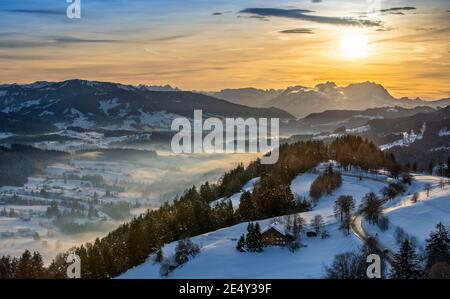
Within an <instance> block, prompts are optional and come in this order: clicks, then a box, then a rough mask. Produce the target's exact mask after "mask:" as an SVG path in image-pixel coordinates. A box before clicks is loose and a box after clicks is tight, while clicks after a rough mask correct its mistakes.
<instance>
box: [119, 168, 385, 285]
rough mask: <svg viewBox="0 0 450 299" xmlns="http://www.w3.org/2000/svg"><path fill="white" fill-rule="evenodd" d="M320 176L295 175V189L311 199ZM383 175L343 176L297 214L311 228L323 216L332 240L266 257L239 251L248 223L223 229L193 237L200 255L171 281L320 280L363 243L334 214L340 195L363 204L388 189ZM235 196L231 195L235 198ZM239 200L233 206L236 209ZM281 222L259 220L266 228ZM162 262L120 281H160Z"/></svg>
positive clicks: (272, 250) (271, 250) (270, 251)
mask: <svg viewBox="0 0 450 299" xmlns="http://www.w3.org/2000/svg"><path fill="white" fill-rule="evenodd" d="M316 177H317V174H314V173H305V174H301V175H299V176H297V177H296V178H295V179H294V180H293V181H292V183H291V190H292V191H293V193H294V194H295V195H297V196H308V194H309V188H310V185H311V183H312V182H313V181H314V179H315V178H316ZM384 179H385V177H384V176H378V177H377V178H375V179H374V180H372V179H364V180H362V181H360V180H359V178H358V176H357V175H353V174H351V173H349V175H344V176H343V184H342V187H341V188H339V189H338V190H336V191H335V192H334V193H333V194H332V195H329V196H325V197H322V198H321V200H320V201H319V203H318V205H317V206H316V207H315V208H314V209H313V211H310V212H306V213H300V214H299V215H300V216H301V217H302V218H303V219H304V220H305V221H306V223H307V224H308V225H309V222H310V221H311V219H312V218H313V217H314V216H316V215H321V216H322V217H323V218H324V222H325V228H326V230H327V231H328V232H329V233H330V237H329V238H328V239H321V238H307V237H306V236H302V239H301V242H302V243H303V244H304V245H305V246H306V247H302V248H301V249H300V250H298V251H296V252H294V253H291V252H290V251H289V250H288V249H287V248H284V247H267V248H265V250H264V252H263V253H242V252H238V251H237V250H236V242H237V239H238V238H239V237H240V236H241V235H242V234H243V233H245V232H246V228H247V223H240V224H238V225H235V226H232V227H228V228H224V229H220V230H217V231H214V232H210V233H207V234H203V235H200V236H197V237H194V238H192V241H193V242H194V243H196V244H199V245H200V246H201V252H200V254H199V255H198V256H197V257H196V258H194V259H192V260H191V261H189V262H188V263H187V264H185V265H183V266H182V267H179V268H177V269H176V270H175V271H174V272H173V273H171V274H170V275H169V278H318V277H321V276H323V274H324V266H326V265H329V264H330V263H331V262H332V261H333V258H334V256H335V255H336V254H339V253H343V252H347V251H352V250H355V249H357V248H358V247H359V246H360V245H361V244H362V243H361V241H360V240H359V239H358V238H357V237H356V236H355V235H353V234H350V235H348V236H345V235H344V234H343V233H342V231H340V230H339V225H338V224H337V222H336V219H335V217H334V215H333V207H334V201H335V200H336V198H337V197H339V196H340V195H348V194H351V195H353V197H354V198H355V200H356V201H357V204H359V202H360V200H361V198H362V197H363V196H364V195H365V194H366V193H368V192H375V193H378V192H379V190H380V189H381V188H382V187H383V186H384V185H385V183H384V182H383V181H384ZM231 198H233V197H231ZM236 204H238V203H237V202H233V205H234V206H235V205H236ZM277 220H278V221H279V220H280V218H275V219H274V218H272V219H265V220H262V221H259V223H260V225H261V227H262V228H264V227H265V226H267V225H269V224H270V222H273V221H277ZM175 245H176V242H172V243H170V244H167V245H166V246H164V248H163V253H164V256H165V257H169V256H170V255H172V254H173V253H174V250H175ZM159 269H160V264H158V263H155V262H154V261H153V259H152V257H149V259H148V261H147V262H146V263H144V264H142V265H140V266H137V267H135V268H133V269H130V270H129V271H127V272H126V273H124V274H123V275H121V276H120V277H119V278H125V279H130V278H159V277H160V274H159Z"/></svg>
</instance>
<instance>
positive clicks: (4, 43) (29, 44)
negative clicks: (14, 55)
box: [0, 40, 42, 49]
mask: <svg viewBox="0 0 450 299" xmlns="http://www.w3.org/2000/svg"><path fill="white" fill-rule="evenodd" d="M39 46H42V43H38V42H34V41H24V40H0V48H5V49H18V48H34V47H39Z"/></svg>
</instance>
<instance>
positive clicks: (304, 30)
mask: <svg viewBox="0 0 450 299" xmlns="http://www.w3.org/2000/svg"><path fill="white" fill-rule="evenodd" d="M314 29H315V28H295V29H287V30H282V31H280V33H300V34H313V33H314Z"/></svg>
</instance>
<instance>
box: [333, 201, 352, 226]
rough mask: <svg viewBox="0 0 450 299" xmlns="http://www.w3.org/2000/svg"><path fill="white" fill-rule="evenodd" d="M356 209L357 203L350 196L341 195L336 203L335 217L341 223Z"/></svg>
mask: <svg viewBox="0 0 450 299" xmlns="http://www.w3.org/2000/svg"><path fill="white" fill-rule="evenodd" d="M354 208H355V201H354V199H353V197H352V196H350V195H341V196H339V198H338V199H337V200H336V202H335V203H334V215H335V217H336V218H339V219H340V221H341V222H343V221H344V219H345V218H348V216H350V214H351V213H352V211H353V209H354Z"/></svg>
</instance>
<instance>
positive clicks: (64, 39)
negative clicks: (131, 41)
mask: <svg viewBox="0 0 450 299" xmlns="http://www.w3.org/2000/svg"><path fill="white" fill-rule="evenodd" d="M51 40H52V41H53V42H55V43H60V44H78V43H80V44H85V43H118V42H122V41H121V40H115V39H89V38H78V37H70V36H56V37H52V38H51Z"/></svg>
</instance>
